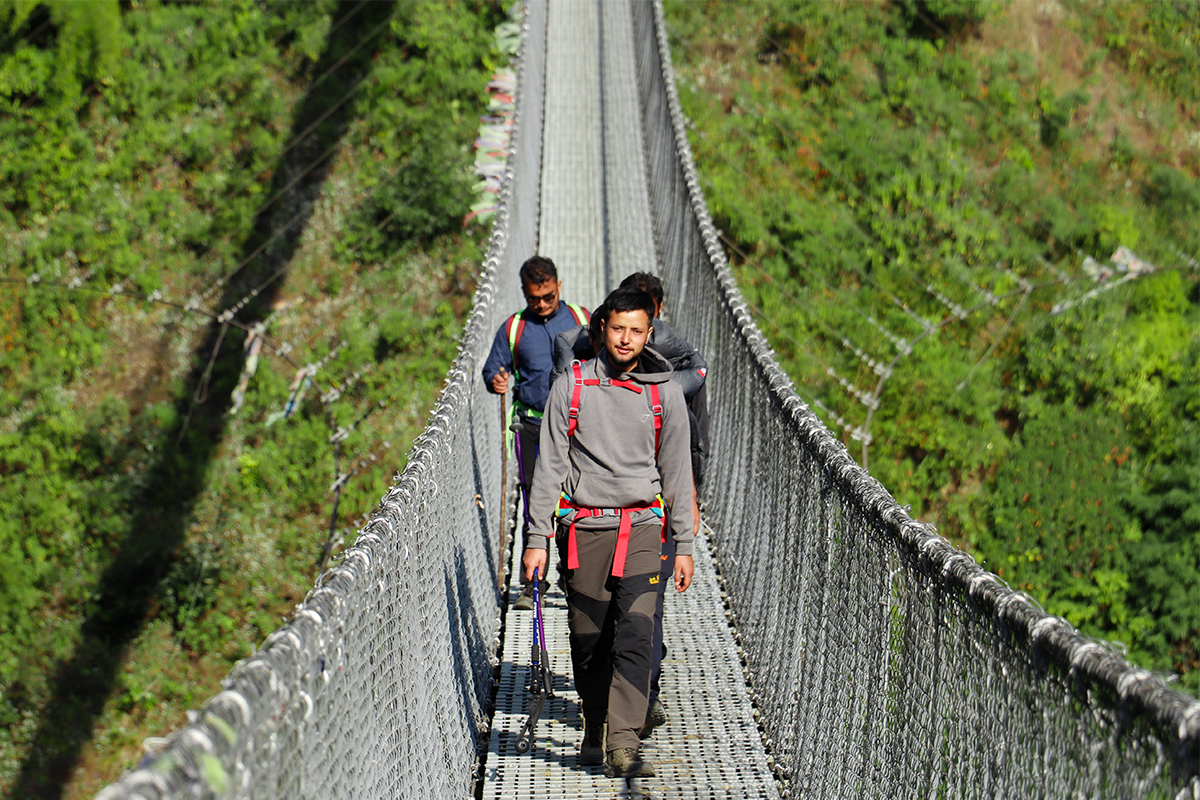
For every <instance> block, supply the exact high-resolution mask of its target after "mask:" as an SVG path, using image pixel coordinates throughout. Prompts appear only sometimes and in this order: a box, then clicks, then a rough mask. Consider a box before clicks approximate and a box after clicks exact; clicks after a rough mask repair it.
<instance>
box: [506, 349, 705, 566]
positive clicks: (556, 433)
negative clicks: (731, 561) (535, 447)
mask: <svg viewBox="0 0 1200 800" xmlns="http://www.w3.org/2000/svg"><path fill="white" fill-rule="evenodd" d="M648 360H656V361H660V362H663V364H660V365H659V366H660V367H662V368H663V369H664V370H665V371H663V372H654V373H650V372H646V373H643V372H640V371H639V372H635V373H616V372H613V371H612V369H611V368H610V367H609V365H608V360H607V355H606V354H603V353H602V354H601V355H600V356H599V357H598V358H593V359H592V360H590V361H588V362H586V363H584V364H583V367H582V371H583V377H584V379H585V380H587V379H590V378H599V379H619V380H632V381H634V382H635V383H637V384H638V385H640V387H641V388H642V391H641V392H640V393H638V392H634V391H632V390H630V389H626V388H622V387H620V386H613V385H611V384H607V385H600V386H584V387H583V392H582V395H581V399H580V401H579V417H578V425H577V427H576V429H575V435H574V436H571V437H568V436H567V417H568V412H569V410H570V407H571V393H572V391H573V389H574V380H573V377H572V374H571V373H570V372H568V373H567V374H566V375H564V376H563V377H562V379H561V380H558V381H555V382H554V384H553V385H552V386H551V387H550V398H549V399H548V400H547V401H546V415H545V417H543V418H542V432H541V440H540V443H539V452H538V460H537V466H536V467H535V468H534V471H533V487H532V488H531V489H530V492H529V510H530V516H531V517H532V524H531V525H530V527H529V545H528V546H529V547H532V548H535V549H539V550H544V549H546V543H547V541H548V540H549V538H550V537H551V536H553V535H554V525H555V516H554V511H555V509H556V508H557V506H558V497H559V493H560V492H563V491H565V492H566V493H567V494H568V495H569V496H570V497H571V499H572V500H573V501H574V502H575V504H576V505H580V506H585V507H589V508H634V507H641V506H648V505H650V504H651V503H653V502H654V497H655V495H657V494H660V493H661V494H662V496H663V499H664V500H665V501H666V503H667V507H668V508H669V509H670V514H668V520H669V521H670V527H671V535H672V538H674V540H675V552H676V553H678V554H679V555H681V556H690V555H691V554H692V459H691V434H690V431H689V428H688V412H687V405H686V404H685V401H684V399H683V390H682V389H680V388H679V384H677V383H674V382H672V381H671V373H670V365H669V364H666V363H665V361H664V360H663V359H662V357H661V356H659V355H658V354H657V353H655V352H653V351H652V350H650V349H649V348H646V349H645V350H643V351H642V355H641V361H640V362H639V366H641V364H643V363H645V362H646V361H648ZM650 383H655V384H658V387H659V401H660V402H661V403H662V407H663V411H662V429H661V430H660V431H659V449H658V459H657V462H656V460H655V456H654V415H653V413H652V412H651V410H650V392H649V389H648V388H647V386H648V384H650ZM572 518H573V514H572V516H568V517H564V518H563V521H569V520H571V519H572ZM632 521H633V524H634V525H644V524H647V523H651V522H657V521H658V517H656V516H655V515H654V512H652V511H642V512H638V513H636V514H634V515H633V517H632ZM618 524H619V519H618V518H617V517H615V516H604V517H585V518H584V519H581V520H580V521H579V524H578V528H579V529H580V530H605V529H612V528H616V527H617V526H618Z"/></svg>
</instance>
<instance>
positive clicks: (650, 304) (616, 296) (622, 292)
mask: <svg viewBox="0 0 1200 800" xmlns="http://www.w3.org/2000/svg"><path fill="white" fill-rule="evenodd" d="M604 305H605V307H606V308H607V309H608V313H607V314H606V315H605V316H606V317H607V316H608V314H617V313H622V312H626V311H645V312H646V319H647V320H650V321H653V320H654V298H653V297H651V296H650V295H649V294H648V293H647V292H644V291H642V290H641V289H635V288H633V287H632V286H622V287H620V288H617V289H613V290H612V291H611V292H609V295H608V297H606V298H604Z"/></svg>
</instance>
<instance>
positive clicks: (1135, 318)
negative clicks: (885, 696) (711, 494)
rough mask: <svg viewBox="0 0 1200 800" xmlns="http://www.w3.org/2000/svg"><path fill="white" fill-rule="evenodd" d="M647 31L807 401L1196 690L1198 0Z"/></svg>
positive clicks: (1021, 584)
mask: <svg viewBox="0 0 1200 800" xmlns="http://www.w3.org/2000/svg"><path fill="white" fill-rule="evenodd" d="M667 24H668V27H669V29H670V31H671V33H672V48H673V57H674V59H675V66H676V70H677V75H678V83H679V89H680V95H681V100H682V102H683V105H684V110H685V113H686V114H687V115H688V116H689V118H690V120H691V124H692V126H691V142H692V147H693V149H694V153H695V158H696V162H697V166H698V168H699V172H700V173H701V175H702V180H703V188H704V191H705V195H706V198H707V200H708V203H709V207H710V209H711V211H712V213H713V216H714V219H715V221H716V224H717V226H718V228H719V229H721V230H722V231H723V234H722V235H723V237H724V240H725V244H726V246H727V250H728V252H729V254H730V258H731V261H732V263H733V266H734V269H735V273H736V275H737V277H738V280H739V283H740V285H741V288H742V290H743V292H744V293H745V295H746V297H747V299H748V300H749V302H750V303H751V305H752V307H753V308H754V311H755V313H756V315H757V319H758V321H759V324H760V326H761V327H762V329H763V331H764V332H765V333H766V334H767V336H768V337H769V339H770V340H771V342H772V344H773V346H774V348H775V349H776V351H777V353H778V357H779V358H780V360H781V362H782V363H783V365H784V366H785V368H786V369H787V370H788V371H789V373H790V374H791V376H792V377H793V379H794V381H795V384H796V388H797V391H798V392H799V393H800V395H801V397H803V398H804V399H805V400H806V401H807V402H809V403H810V405H812V407H813V408H814V410H815V411H816V412H817V413H818V414H819V415H820V416H821V417H822V419H824V420H825V421H826V423H827V424H828V425H829V426H830V428H831V429H832V430H833V431H834V432H835V434H837V435H839V436H840V437H841V438H842V440H843V441H844V442H845V443H846V445H847V447H848V448H849V449H850V452H851V453H852V454H854V456H855V457H856V458H858V459H859V461H860V463H862V464H863V465H864V466H867V467H868V468H869V469H870V470H871V472H872V473H873V474H874V475H875V476H876V477H878V478H879V479H880V480H881V481H882V482H883V484H884V485H885V486H887V487H888V489H889V490H890V491H891V492H892V493H893V494H894V495H895V497H896V498H897V499H898V500H899V501H900V502H901V503H904V504H911V506H912V507H913V510H914V513H915V514H916V515H918V516H919V517H921V518H923V519H925V520H928V521H931V522H933V523H935V524H936V525H937V526H938V527H939V528H940V530H941V531H942V533H943V534H945V535H946V536H948V537H949V538H950V539H952V540H953V541H954V542H955V543H957V544H958V545H960V546H961V547H963V548H964V549H966V550H967V551H968V552H970V553H971V554H972V555H974V556H975V557H976V559H977V560H979V561H981V562H982V563H984V564H985V565H986V566H987V567H988V568H989V569H991V570H993V571H994V572H996V573H997V574H998V575H1000V576H1001V577H1002V578H1004V579H1005V580H1006V581H1008V582H1009V583H1010V584H1011V585H1012V586H1014V587H1015V588H1019V589H1022V590H1025V591H1026V592H1028V593H1029V594H1030V595H1032V596H1033V597H1034V598H1035V599H1036V600H1037V601H1038V602H1040V603H1042V604H1043V606H1044V607H1045V608H1046V609H1047V610H1048V611H1049V612H1051V613H1053V614H1059V615H1062V616H1065V617H1066V618H1067V619H1069V620H1070V621H1071V622H1072V623H1073V624H1075V625H1076V626H1079V627H1080V628H1081V629H1082V630H1083V631H1084V632H1086V633H1089V634H1092V635H1095V636H1099V637H1103V638H1106V639H1109V640H1113V641H1117V642H1120V643H1122V645H1123V646H1125V647H1127V648H1128V651H1129V655H1130V657H1131V658H1132V659H1133V660H1134V661H1135V662H1137V663H1141V664H1144V665H1146V666H1148V667H1151V668H1153V669H1156V670H1162V671H1172V672H1175V673H1176V674H1178V675H1179V676H1180V677H1181V679H1182V683H1183V686H1185V687H1186V688H1187V689H1188V690H1190V691H1192V692H1200V669H1198V668H1200V466H1198V464H1200V422H1198V418H1200V289H1198V286H1200V228H1198V227H1197V226H1196V224H1195V220H1196V219H1197V218H1200V181H1198V180H1197V179H1198V178H1200V47H1198V45H1200V6H1197V5H1196V4H1194V3H1189V2H1175V3H1169V2H1153V3H1136V2H1135V3H1117V4H1113V3H1087V2H1047V3H1031V2H1012V3H1004V2H989V1H988V0H945V1H944V2H932V1H930V2H912V3H900V2H872V1H868V0H863V1H861V2H860V1H858V0H855V1H853V2H850V1H848V0H847V1H844V2H827V1H826V0H793V1H790V2H765V3H763V2H753V3H738V4H731V3H717V2H708V3H692V2H670V3H668V4H667ZM714 457H719V454H716V455H715V456H714Z"/></svg>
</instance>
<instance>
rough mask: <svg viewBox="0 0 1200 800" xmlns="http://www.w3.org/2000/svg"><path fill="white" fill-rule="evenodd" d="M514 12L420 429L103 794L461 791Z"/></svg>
mask: <svg viewBox="0 0 1200 800" xmlns="http://www.w3.org/2000/svg"><path fill="white" fill-rule="evenodd" d="M545 11H546V7H545V4H544V3H543V2H534V3H530V4H529V7H528V8H527V9H526V15H525V20H524V29H525V30H524V35H523V43H522V49H521V53H520V54H519V57H518V62H519V67H518V69H519V73H518V74H519V77H518V85H519V88H518V96H517V111H516V115H515V120H514V133H513V146H512V152H511V153H510V156H509V160H508V166H507V174H506V178H505V181H504V188H503V189H502V192H501V198H500V202H499V204H498V209H497V216H496V222H495V224H494V227H493V232H492V235H491V240H490V243H489V249H488V256H487V259H486V261H485V263H484V270H483V274H482V277H481V279H480V284H479V288H478V290H477V292H476V296H475V300H474V306H473V309H472V312H471V316H470V318H469V320H468V321H467V324H466V327H465V329H464V332H463V334H462V339H461V341H460V345H459V353H458V356H457V358H456V360H455V363H454V365H453V366H452V368H451V370H450V373H449V375H448V377H447V383H446V386H445V388H444V390H443V392H442V394H441V396H440V397H439V399H438V402H437V405H436V407H435V408H434V410H433V412H432V414H431V415H430V419H429V423H428V427H427V428H426V429H425V431H424V432H423V433H422V434H421V436H420V437H418V439H417V440H416V441H415V442H414V444H413V448H412V451H411V453H410V454H409V462H408V466H407V467H406V468H405V470H404V472H403V473H402V474H401V475H399V476H398V477H397V479H396V481H395V482H394V486H393V488H392V489H391V490H390V491H389V492H388V493H387V495H386V496H385V497H384V498H383V500H382V501H381V503H380V506H379V508H378V509H377V510H376V512H375V513H374V514H373V515H372V517H371V519H370V521H369V522H368V524H367V525H366V526H365V527H364V528H363V529H362V530H361V531H360V533H359V536H358V538H357V540H356V542H355V543H354V545H353V546H352V547H350V548H349V549H348V550H347V551H346V553H345V555H344V558H343V559H342V560H341V562H340V563H339V564H337V565H335V566H334V567H332V568H330V569H329V570H328V571H327V572H326V573H325V574H324V575H322V576H321V578H320V579H319V580H318V583H317V586H316V587H315V588H314V589H313V590H312V591H311V592H310V593H309V594H308V596H307V597H306V598H305V600H304V602H303V603H302V604H301V605H300V606H299V607H298V608H297V610H296V612H295V614H294V617H293V619H291V620H290V621H289V622H288V623H287V624H286V625H284V626H283V627H282V628H280V629H279V630H278V631H276V632H275V633H274V634H272V635H271V636H269V637H268V638H267V640H266V641H265V642H264V643H263V645H262V647H261V648H260V649H259V651H258V653H257V654H256V655H254V656H253V657H251V658H249V659H247V660H246V661H244V662H242V663H240V664H239V665H238V666H237V667H236V668H235V669H234V670H233V671H232V672H231V674H230V675H229V676H228V677H227V678H226V679H225V681H224V682H223V686H224V689H225V690H224V691H223V692H221V693H220V694H218V695H217V696H216V697H214V698H212V699H211V700H210V701H208V703H207V704H205V706H204V707H203V709H202V710H201V711H199V712H197V713H195V714H194V715H193V718H192V720H191V722H190V724H189V725H188V726H187V727H186V728H184V729H183V730H182V731H180V732H178V733H177V734H175V735H174V736H173V737H172V741H171V743H170V744H169V745H168V747H167V748H166V750H165V751H164V752H163V753H162V754H161V755H160V756H159V757H157V759H155V760H154V761H153V762H152V763H150V764H148V765H146V766H144V767H143V768H140V769H137V770H135V771H133V772H131V773H129V774H127V775H125V776H124V777H123V778H122V779H121V780H120V781H119V782H118V783H116V784H114V785H112V786H110V787H108V788H107V789H105V790H104V791H102V792H101V793H100V795H99V797H101V798H103V799H104V800H115V799H116V798H207V797H236V798H263V799H264V800H265V799H266V798H279V797H295V798H300V797H313V798H316V797H320V798H337V797H347V798H350V797H355V798H357V797H388V796H390V797H415V796H425V797H462V798H467V797H471V796H472V795H473V768H474V765H475V763H476V759H477V744H478V742H479V741H480V739H481V738H483V737H485V736H486V726H487V718H486V712H487V709H486V704H487V702H488V699H489V696H490V692H491V689H492V672H493V667H494V665H495V663H496V658H497V657H496V652H497V646H498V632H499V621H500V620H499V594H498V589H497V585H496V584H497V581H496V576H497V574H498V572H499V570H500V568H501V565H500V563H499V558H500V556H499V554H498V552H497V549H498V543H499V541H500V531H501V528H502V526H504V525H506V524H508V519H507V515H506V514H504V513H503V512H502V510H501V505H502V504H501V494H502V491H503V489H502V487H501V459H500V454H499V445H498V443H499V442H500V441H501V439H502V430H501V428H502V423H501V418H500V412H499V408H498V403H499V401H498V400H497V399H496V397H495V396H494V395H491V394H489V393H488V392H487V391H486V388H485V387H484V385H483V382H482V379H481V377H480V375H479V371H480V368H481V366H482V362H483V359H484V358H485V357H486V355H487V351H488V348H489V347H490V346H491V340H492V336H493V334H494V333H495V331H496V329H497V327H498V326H499V325H500V323H501V322H502V321H503V319H504V318H505V317H506V316H507V315H508V314H509V313H511V310H512V309H513V308H516V307H519V305H520V304H521V303H523V298H522V297H521V294H520V287H519V286H518V285H517V284H516V282H515V280H514V276H515V274H516V270H517V267H518V266H519V265H520V264H521V262H523V261H524V260H525V258H527V257H528V255H529V254H530V253H532V252H535V251H536V247H537V225H538V213H539V181H540V174H541V144H542V143H541V139H542V134H541V127H542V119H541V114H542V92H543V85H544V61H545V59H544V52H545V18H546V14H545Z"/></svg>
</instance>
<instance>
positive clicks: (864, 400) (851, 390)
mask: <svg viewBox="0 0 1200 800" xmlns="http://www.w3.org/2000/svg"><path fill="white" fill-rule="evenodd" d="M718 235H720V236H721V239H722V240H723V241H725V242H726V244H728V245H729V246H730V247H731V248H733V249H734V250H735V251H737V252H738V253H739V255H743V257H744V254H742V253H741V252H740V251H738V250H737V248H736V246H735V245H734V244H733V243H732V242H730V241H729V239H728V238H727V237H725V236H724V235H721V234H718ZM767 277H768V278H770V276H767ZM789 297H790V295H789ZM744 302H745V303H746V305H747V307H748V308H750V309H752V310H753V311H754V312H755V313H757V314H758V315H759V316H761V317H762V318H763V319H764V320H766V321H767V322H769V323H770V324H771V327H773V328H774V329H775V330H776V331H778V332H779V334H780V336H782V337H783V338H785V339H787V340H788V341H790V342H791V343H792V344H793V345H795V348H796V350H797V351H799V352H801V353H803V354H804V355H807V356H809V357H810V358H811V359H812V360H813V361H816V362H817V364H819V365H820V366H821V367H822V369H823V370H824V371H825V374H826V375H828V376H829V377H832V378H833V379H834V382H835V383H837V384H838V385H839V386H841V387H842V389H844V390H845V391H846V392H847V393H848V394H850V395H851V396H852V397H854V398H855V399H856V400H857V401H858V402H859V403H861V404H862V405H865V406H868V408H869V407H870V404H869V400H868V398H869V397H870V395H869V393H867V392H865V391H863V390H862V389H860V388H859V387H858V386H857V385H855V384H854V383H853V382H852V381H849V380H847V379H846V378H843V377H842V376H841V375H839V374H838V373H837V371H836V370H834V369H833V367H832V366H830V365H829V364H827V363H826V362H825V360H824V359H822V358H821V356H820V355H818V354H817V353H815V352H813V351H811V350H809V349H808V348H806V347H805V346H804V345H803V344H801V343H800V342H799V341H798V340H797V339H796V338H795V337H794V336H792V335H791V334H790V333H788V332H787V331H786V329H784V327H783V326H782V325H781V324H780V323H779V322H777V321H776V320H775V319H774V318H773V317H772V316H771V315H769V314H768V313H767V312H766V311H765V310H764V309H763V308H762V307H761V306H759V305H757V304H755V303H752V302H750V301H749V300H744ZM797 302H799V301H797ZM792 383H793V386H795V385H796V383H795V381H792ZM805 393H806V394H808V396H809V397H810V398H812V399H814V400H815V402H816V406H817V407H818V408H821V409H822V410H824V411H826V413H828V414H830V415H831V416H835V417H836V421H837V423H838V425H839V426H840V427H843V428H846V429H847V430H850V431H851V433H852V434H853V433H854V431H855V430H857V429H856V428H850V426H849V425H848V424H846V422H845V420H844V418H843V417H842V416H841V414H840V413H834V412H831V411H830V410H829V408H828V407H827V406H825V404H824V403H823V402H821V400H820V398H819V396H818V395H816V394H813V393H811V392H805ZM853 438H856V439H857V438H859V437H857V436H854V437H853Z"/></svg>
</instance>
